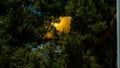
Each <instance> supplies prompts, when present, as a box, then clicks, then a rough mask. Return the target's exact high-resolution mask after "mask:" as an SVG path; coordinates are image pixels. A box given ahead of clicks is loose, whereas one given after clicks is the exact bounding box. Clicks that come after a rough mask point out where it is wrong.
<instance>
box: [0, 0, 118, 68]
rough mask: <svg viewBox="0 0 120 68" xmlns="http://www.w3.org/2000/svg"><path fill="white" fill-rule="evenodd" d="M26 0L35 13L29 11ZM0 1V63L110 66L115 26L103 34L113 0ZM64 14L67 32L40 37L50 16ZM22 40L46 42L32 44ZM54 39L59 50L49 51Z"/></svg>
mask: <svg viewBox="0 0 120 68" xmlns="http://www.w3.org/2000/svg"><path fill="white" fill-rule="evenodd" d="M26 4H27V5H30V4H33V7H34V9H36V10H39V11H40V12H41V15H40V16H38V15H35V14H30V13H29V11H30V9H28V8H27V7H24V6H23V5H26ZM1 5H2V6H3V7H0V10H1V11H0V68H62V67H66V68H116V33H115V29H113V30H114V31H109V32H108V33H107V34H106V31H107V30H108V29H109V27H110V26H111V23H110V22H111V19H113V16H114V15H115V13H116V11H115V2H114V1H113V0H108V1H107V0H100V1H96V0H60V1H59V0H38V1H35V0H28V1H26V0H4V1H0V6H1ZM66 15H67V16H71V17H72V22H71V31H70V33H69V34H67V35H65V34H61V35H57V32H56V30H52V31H53V32H54V36H55V38H53V39H43V36H44V34H45V33H46V32H49V31H51V29H52V26H48V25H50V23H51V22H52V17H55V18H58V17H60V16H66ZM45 26H48V27H49V28H48V29H46V27H45ZM47 42H49V44H47ZM98 42H99V43H98ZM25 43H31V44H32V47H36V48H37V45H40V44H41V43H45V45H44V46H47V47H46V48H43V49H36V50H32V49H31V47H27V46H23V44H25ZM57 45H60V46H61V51H62V52H60V53H55V52H54V50H55V49H56V46H57ZM44 52H45V54H44V55H43V53H44ZM46 52H47V53H46ZM45 56H46V57H45Z"/></svg>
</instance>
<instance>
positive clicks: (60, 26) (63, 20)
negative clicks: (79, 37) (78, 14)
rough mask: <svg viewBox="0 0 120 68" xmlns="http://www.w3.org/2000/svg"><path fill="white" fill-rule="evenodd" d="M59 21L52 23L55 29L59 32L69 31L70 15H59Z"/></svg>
mask: <svg viewBox="0 0 120 68" xmlns="http://www.w3.org/2000/svg"><path fill="white" fill-rule="evenodd" d="M59 19H60V22H59V23H54V24H53V26H54V27H55V28H56V30H57V31H59V32H60V33H65V34H67V33H69V32H70V28H71V27H70V24H71V17H70V16H64V17H60V18H59Z"/></svg>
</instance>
